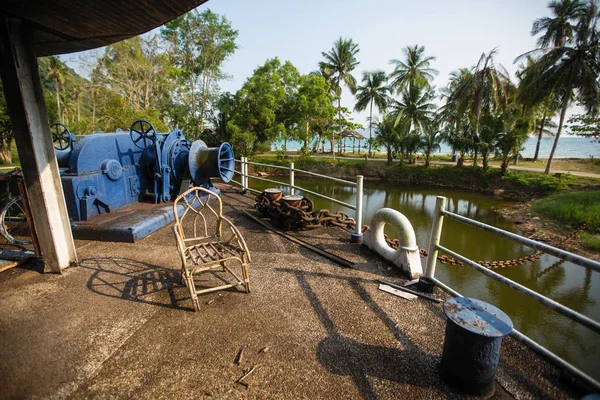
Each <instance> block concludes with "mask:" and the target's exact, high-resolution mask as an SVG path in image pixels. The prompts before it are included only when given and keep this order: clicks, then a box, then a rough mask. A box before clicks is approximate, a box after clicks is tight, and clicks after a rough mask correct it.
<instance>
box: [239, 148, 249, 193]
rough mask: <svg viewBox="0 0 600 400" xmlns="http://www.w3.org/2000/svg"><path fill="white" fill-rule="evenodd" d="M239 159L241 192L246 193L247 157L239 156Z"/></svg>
mask: <svg viewBox="0 0 600 400" xmlns="http://www.w3.org/2000/svg"><path fill="white" fill-rule="evenodd" d="M240 160H241V172H242V182H241V183H242V193H246V191H247V190H248V178H247V177H246V175H247V174H248V171H247V170H248V165H247V164H246V161H247V160H248V157H240Z"/></svg>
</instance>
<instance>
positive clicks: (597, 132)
mask: <svg viewBox="0 0 600 400" xmlns="http://www.w3.org/2000/svg"><path fill="white" fill-rule="evenodd" d="M569 129H570V131H571V133H573V134H576V135H579V136H585V137H589V138H592V139H596V141H600V116H598V115H583V114H575V115H573V116H572V117H571V118H570V119H569Z"/></svg>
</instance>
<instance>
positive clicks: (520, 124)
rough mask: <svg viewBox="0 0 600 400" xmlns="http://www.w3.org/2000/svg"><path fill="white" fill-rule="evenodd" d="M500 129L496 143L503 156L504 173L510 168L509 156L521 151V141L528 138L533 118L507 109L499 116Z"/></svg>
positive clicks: (502, 167) (502, 166)
mask: <svg viewBox="0 0 600 400" xmlns="http://www.w3.org/2000/svg"><path fill="white" fill-rule="evenodd" d="M498 120H499V122H500V124H501V125H500V131H499V132H498V133H497V135H496V137H495V140H494V145H495V147H496V148H497V149H498V151H499V152H500V154H501V156H502V165H501V167H500V168H501V170H502V174H504V173H505V172H506V170H507V169H508V157H509V155H510V154H511V152H516V153H517V154H518V152H519V151H520V147H521V143H523V141H524V140H525V139H526V138H527V133H528V132H529V130H530V128H531V120H530V119H529V118H528V117H516V116H515V114H514V113H511V112H510V111H507V112H505V113H503V114H501V115H500V116H499V118H498Z"/></svg>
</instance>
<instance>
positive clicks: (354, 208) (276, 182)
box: [249, 176, 356, 210]
mask: <svg viewBox="0 0 600 400" xmlns="http://www.w3.org/2000/svg"><path fill="white" fill-rule="evenodd" d="M249 178H252V179H257V180H259V181H265V182H270V183H274V184H276V185H282V186H287V187H290V184H289V183H285V182H280V181H274V180H272V179H267V178H259V177H258V176H249ZM293 188H294V189H296V190H300V191H301V192H306V193H310V194H312V195H315V196H318V197H321V198H323V199H326V200H329V201H331V202H334V203H337V204H340V205H342V206H344V207H348V208H349V209H351V210H356V206H354V205H352V204H348V203H344V202H343V201H340V200H337V199H334V198H333V197H328V196H325V195H322V194H321V193H317V192H313V191H312V190H308V189H305V188H303V187H300V186H294V187H293Z"/></svg>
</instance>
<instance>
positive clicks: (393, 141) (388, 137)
mask: <svg viewBox="0 0 600 400" xmlns="http://www.w3.org/2000/svg"><path fill="white" fill-rule="evenodd" d="M375 130H376V132H377V136H376V137H375V142H377V144H380V145H382V146H385V148H386V152H387V159H388V164H392V161H393V157H392V149H394V148H395V147H396V146H397V145H398V140H399V139H400V138H399V136H398V129H397V127H396V126H394V119H393V118H391V117H390V116H389V115H384V116H383V118H382V121H381V122H379V123H377V124H376V127H375ZM369 140H370V141H371V142H372V141H373V140H371V139H369ZM370 144H371V143H369V147H370Z"/></svg>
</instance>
